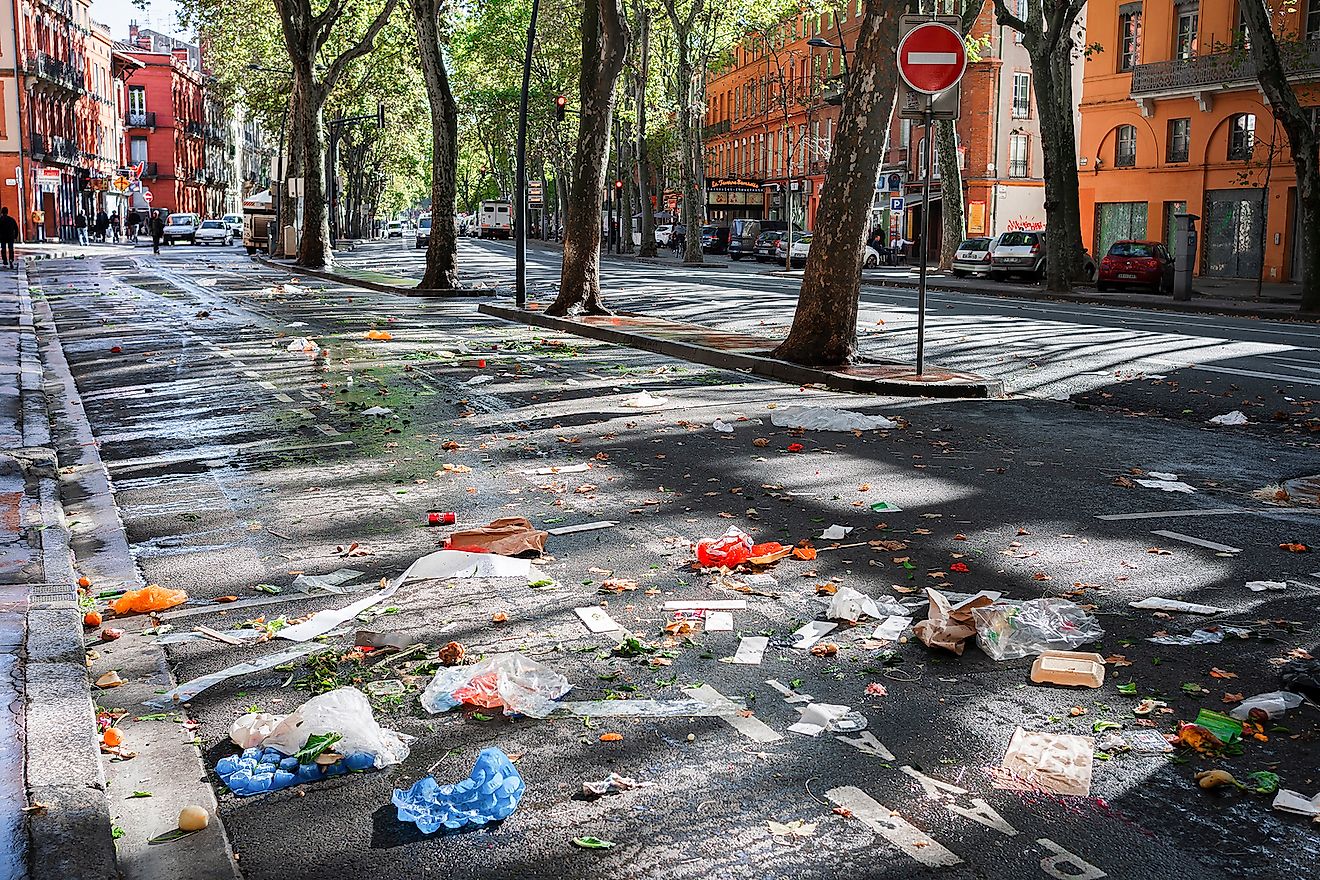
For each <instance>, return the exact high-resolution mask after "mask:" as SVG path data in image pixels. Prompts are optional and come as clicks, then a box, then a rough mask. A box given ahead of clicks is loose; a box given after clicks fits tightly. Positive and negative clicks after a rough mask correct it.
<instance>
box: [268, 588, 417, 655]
mask: <svg viewBox="0 0 1320 880" xmlns="http://www.w3.org/2000/svg"><path fill="white" fill-rule="evenodd" d="M398 589H399V585H398V584H397V583H395V584H390V585H389V586H388V587H386V588H385V589H383V590H381V591H380V592H378V593H373V594H372V595H370V596H366V597H364V598H362V599H359V600H357V601H356V602H354V603H353V604H352V605H345V606H344V607H343V608H329V609H326V610H325V611H318V612H316V613H315V614H313V615H312V616H311V617H309V618H308V619H306V620H304V621H303V622H302V623H295V624H294V625H293V626H286V627H284V629H282V630H279V631H278V632H276V633H275V636H276V637H277V638H281V639H288V640H289V641H291V642H305V641H307V640H308V639H314V638H316V637H317V636H319V635H324V634H325V633H328V632H330V630H332V629H334V628H335V627H337V626H339V625H340V624H341V623H343V622H344V621H346V620H350V619H352V618H354V617H357V616H358V615H359V614H361V613H362V612H363V611H366V610H367V609H368V608H370V607H371V606H373V605H376V604H378V603H380V602H384V601H385V600H386V599H388V598H390V597H391V596H393V595H394V594H395V593H396V592H397V591H398Z"/></svg>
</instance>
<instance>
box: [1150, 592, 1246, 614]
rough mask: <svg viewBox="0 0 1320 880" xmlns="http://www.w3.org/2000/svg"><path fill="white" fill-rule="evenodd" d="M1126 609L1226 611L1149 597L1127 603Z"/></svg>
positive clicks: (1213, 612) (1203, 612)
mask: <svg viewBox="0 0 1320 880" xmlns="http://www.w3.org/2000/svg"><path fill="white" fill-rule="evenodd" d="M1128 607H1129V608H1140V609H1142V610H1144V611H1171V612H1173V613H1175V614H1222V613H1223V612H1224V611H1226V610H1228V609H1226V608H1217V607H1215V606H1214V605H1198V604H1197V603H1195V602H1182V601H1179V600H1178V599H1162V598H1160V597H1159V596H1151V597H1149V598H1147V599H1142V600H1140V601H1138V602H1129V603H1128Z"/></svg>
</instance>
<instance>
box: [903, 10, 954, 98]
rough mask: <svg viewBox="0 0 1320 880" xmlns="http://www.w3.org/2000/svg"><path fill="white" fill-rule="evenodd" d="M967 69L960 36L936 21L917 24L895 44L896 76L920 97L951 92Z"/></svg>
mask: <svg viewBox="0 0 1320 880" xmlns="http://www.w3.org/2000/svg"><path fill="white" fill-rule="evenodd" d="M966 69H967V46H966V45H965V44H964V43H963V37H962V34H960V33H958V32H957V31H956V30H954V29H953V28H951V27H949V25H947V24H944V23H943V22H939V21H928V22H925V23H924V24H919V25H917V26H916V27H914V28H913V29H912V30H910V31H908V32H907V33H906V34H904V35H903V38H902V39H901V40H899V41H898V75H899V76H901V77H903V81H904V82H905V83H907V84H908V85H909V86H911V87H912V90H913V91H915V92H920V93H921V94H923V95H938V94H939V93H940V92H943V91H946V90H948V89H951V88H953V87H954V86H955V85H957V84H958V80H960V79H962V76H963V71H965V70H966Z"/></svg>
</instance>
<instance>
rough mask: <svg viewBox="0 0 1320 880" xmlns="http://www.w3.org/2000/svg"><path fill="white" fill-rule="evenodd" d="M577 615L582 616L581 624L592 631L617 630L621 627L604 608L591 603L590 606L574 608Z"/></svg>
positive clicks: (605, 631)
mask: <svg viewBox="0 0 1320 880" xmlns="http://www.w3.org/2000/svg"><path fill="white" fill-rule="evenodd" d="M573 610H574V611H575V612H577V616H578V617H580V618H582V623H583V625H585V626H586V628H587V629H589V630H591V631H592V632H594V633H607V632H618V631H619V630H621V629H623V627H622V626H620V625H619V623H618V621H616V620H615V619H614V618H613V617H610V616H609V614H607V613H606V611H605V609H604V608H601V607H599V606H597V605H593V606H591V607H590V608H574V609H573Z"/></svg>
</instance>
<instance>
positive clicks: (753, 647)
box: [733, 636, 770, 666]
mask: <svg viewBox="0 0 1320 880" xmlns="http://www.w3.org/2000/svg"><path fill="white" fill-rule="evenodd" d="M769 645H770V639H769V637H767V636H743V638H742V640H741V641H739V642H738V650H737V652H736V653H735V654H734V655H733V662H734V663H737V664H738V665H740V666H756V665H758V664H759V663H760V662H761V658H762V657H764V656H765V649H766V648H767V647H769Z"/></svg>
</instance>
